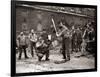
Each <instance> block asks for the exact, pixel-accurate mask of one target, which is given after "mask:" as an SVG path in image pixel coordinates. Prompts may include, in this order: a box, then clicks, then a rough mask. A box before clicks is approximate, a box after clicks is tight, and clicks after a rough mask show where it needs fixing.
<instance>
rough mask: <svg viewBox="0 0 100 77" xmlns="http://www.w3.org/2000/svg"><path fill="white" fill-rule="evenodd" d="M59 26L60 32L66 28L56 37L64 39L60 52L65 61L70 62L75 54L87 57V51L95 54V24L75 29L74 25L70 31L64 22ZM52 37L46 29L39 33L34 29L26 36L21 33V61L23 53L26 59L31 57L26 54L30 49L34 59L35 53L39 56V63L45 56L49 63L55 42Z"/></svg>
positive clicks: (18, 39) (18, 42)
mask: <svg viewBox="0 0 100 77" xmlns="http://www.w3.org/2000/svg"><path fill="white" fill-rule="evenodd" d="M59 25H60V26H58V29H59V31H60V30H61V28H62V27H61V26H62V25H63V26H66V29H65V30H64V31H60V33H59V32H58V33H57V32H56V34H57V35H56V37H57V38H58V37H61V38H62V39H61V40H60V41H61V44H62V48H61V50H60V51H61V54H62V56H63V59H64V60H65V61H69V60H70V54H71V53H73V52H76V53H77V52H81V55H80V56H85V52H86V51H87V52H89V53H91V54H94V53H95V48H96V36H95V29H94V24H93V23H92V22H88V23H87V24H86V25H85V26H83V27H80V26H78V27H75V25H73V26H72V28H70V29H69V27H67V26H68V25H67V24H66V23H63V22H62V21H61V22H60V23H59ZM52 30H53V29H52ZM52 36H53V35H52V34H48V33H47V31H46V29H44V30H43V31H42V32H39V33H37V32H36V31H34V29H32V30H31V32H30V33H29V34H28V35H25V33H24V32H20V34H19V35H18V37H17V47H18V50H19V57H18V59H19V60H20V59H21V55H22V52H24V55H25V58H26V59H28V58H29V57H28V55H27V53H26V52H27V51H26V48H28V47H30V50H31V55H32V57H34V52H35V53H36V55H37V56H38V61H41V60H42V57H43V56H46V57H45V60H46V61H48V60H49V56H50V54H49V51H50V46H52V42H53V40H52ZM27 40H29V41H27ZM58 41H59V40H58ZM70 45H71V47H70ZM70 48H71V51H70Z"/></svg>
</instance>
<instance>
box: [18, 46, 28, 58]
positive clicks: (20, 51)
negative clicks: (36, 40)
mask: <svg viewBox="0 0 100 77" xmlns="http://www.w3.org/2000/svg"><path fill="white" fill-rule="evenodd" d="M23 51H24V56H25V58H28V57H27V54H26V45H21V46H20V47H19V59H21V55H22V52H23Z"/></svg>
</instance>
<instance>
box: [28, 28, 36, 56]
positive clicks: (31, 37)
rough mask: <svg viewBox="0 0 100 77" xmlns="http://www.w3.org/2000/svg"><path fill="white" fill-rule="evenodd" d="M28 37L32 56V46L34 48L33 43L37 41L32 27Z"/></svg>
mask: <svg viewBox="0 0 100 77" xmlns="http://www.w3.org/2000/svg"><path fill="white" fill-rule="evenodd" d="M29 39H30V44H31V55H32V57H33V56H34V52H33V47H34V49H35V45H36V42H37V35H36V34H35V32H34V30H33V29H32V30H31V33H30V34H29Z"/></svg>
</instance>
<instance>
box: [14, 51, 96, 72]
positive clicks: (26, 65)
mask: <svg viewBox="0 0 100 77" xmlns="http://www.w3.org/2000/svg"><path fill="white" fill-rule="evenodd" d="M77 54H80V53H77ZM18 55H19V54H16V73H27V72H43V71H61V70H73V69H91V68H94V63H95V60H94V57H93V56H92V55H88V56H85V57H79V58H76V57H75V55H76V53H73V54H71V60H70V61H67V62H65V63H60V64H55V61H58V62H59V61H62V60H63V59H62V55H61V54H60V53H50V61H45V60H44V59H45V56H44V57H43V59H42V61H41V62H38V60H37V56H36V55H35V56H34V57H33V58H32V57H31V55H30V52H28V57H29V59H24V55H23V54H22V59H21V60H18Z"/></svg>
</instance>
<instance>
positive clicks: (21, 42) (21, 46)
mask: <svg viewBox="0 0 100 77" xmlns="http://www.w3.org/2000/svg"><path fill="white" fill-rule="evenodd" d="M17 40H18V48H19V58H18V59H19V60H20V59H21V55H22V51H23V50H24V55H25V58H26V59H27V58H28V56H27V54H26V47H27V44H26V36H25V35H24V33H23V32H21V33H20V35H18V37H17Z"/></svg>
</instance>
